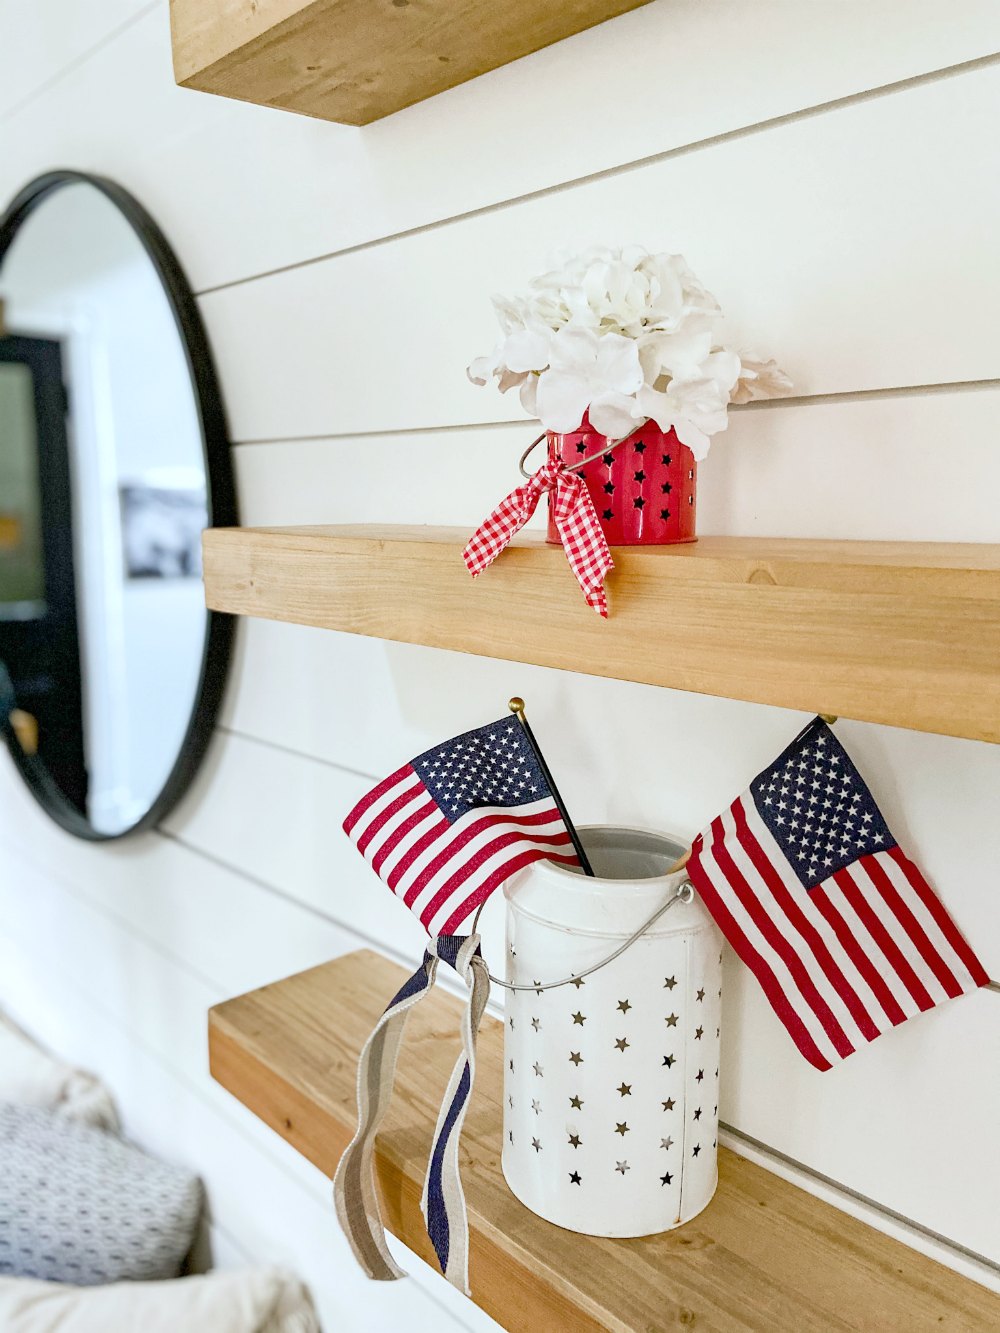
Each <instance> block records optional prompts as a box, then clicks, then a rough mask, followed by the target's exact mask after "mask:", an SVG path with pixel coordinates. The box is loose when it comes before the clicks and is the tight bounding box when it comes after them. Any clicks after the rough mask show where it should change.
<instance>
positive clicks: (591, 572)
mask: <svg viewBox="0 0 1000 1333" xmlns="http://www.w3.org/2000/svg"><path fill="white" fill-rule="evenodd" d="M573 482H574V483H576V484H574V485H572V486H570V485H566V484H563V485H562V486H561V487H560V489H559V490H558V491H557V493H556V503H555V506H554V509H553V517H554V518H555V523H556V529H557V531H558V533H559V540H560V541H561V542H562V545H563V550H564V551H565V552H566V559H567V560H568V561H569V566H570V569H572V571H573V573H574V575H575V576H576V581H577V583H579V585H580V589H581V591H582V592H583V595H584V598H585V599H586V602H587V605H588V606H589V607H592V608H593V610H595V611H596V612H597V614H598V615H599V616H602V617H603V618H604V619H605V620H607V618H608V594H607V591H606V590H605V587H604V580H605V578H606V577H607V575H608V573H609V572H610V571H611V570H612V569H614V567H615V562H614V560H612V558H611V548H610V547H609V546H608V541H607V538H606V537H605V535H604V529H603V528H602V527H601V520H600V519H599V518H598V517H597V510H596V509H595V508H594V501H593V499H592V498H591V495H590V491H588V490H587V487H586V486H585V485H584V483H583V482H582V481H579V482H578V479H577V478H575V477H574V478H573Z"/></svg>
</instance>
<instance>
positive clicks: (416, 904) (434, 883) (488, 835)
mask: <svg viewBox="0 0 1000 1333" xmlns="http://www.w3.org/2000/svg"><path fill="white" fill-rule="evenodd" d="M534 807H540V809H541V810H545V809H546V807H550V808H551V810H552V815H551V818H549V819H547V820H546V821H545V823H544V824H531V825H529V826H528V827H527V828H525V827H524V826H523V825H518V824H513V823H509V822H508V821H506V820H504V819H503V818H502V816H503V815H504V814H505V813H506V812H505V810H504V808H503V807H502V806H484V807H483V808H482V809H480V810H470V811H469V813H468V814H467V815H463V816H462V818H461V819H459V820H457V821H456V823H454V824H453V825H452V826H451V832H450V833H448V834H446V835H445V837H446V838H447V839H448V841H449V842H450V841H451V840H452V839H453V838H454V837H455V836H456V832H455V831H456V829H460V828H462V829H464V828H467V827H468V825H469V824H475V823H477V822H478V821H479V820H481V819H483V818H484V817H485V816H487V815H492V816H497V817H499V818H500V820H501V822H499V823H494V824H490V825H489V827H487V828H484V829H481V830H480V831H479V832H478V833H476V834H475V835H474V836H473V837H471V838H470V839H469V841H468V842H467V843H466V844H465V846H464V847H462V848H461V849H460V850H459V851H457V852H456V853H455V855H454V856H450V857H449V858H448V860H447V861H445V863H444V865H443V866H441V867H439V869H437V870H436V871H435V872H434V874H433V875H432V876H431V878H430V879H429V880H428V881H427V883H426V884H425V885H424V886H423V888H422V889H421V890H420V892H419V893H418V894H417V896H416V898H414V900H413V902H412V903H410V910H411V911H412V912H415V913H416V914H417V916H420V915H421V913H422V912H423V910H424V908H425V907H426V906H427V904H428V903H429V902H430V901H431V899H432V898H433V897H434V895H435V894H436V893H437V892H438V891H439V890H440V889H441V888H442V887H443V886H444V885H445V884H446V883H447V882H448V880H449V879H451V877H452V876H453V875H454V874H455V872H456V870H458V869H459V868H460V867H462V866H463V865H467V864H468V863H469V861H471V860H472V858H473V857H474V856H475V855H476V853H477V852H478V851H480V850H481V849H482V848H483V847H486V846H488V845H489V844H490V843H491V842H492V841H493V840H494V839H495V838H499V837H501V836H502V835H503V834H504V833H515V834H517V836H518V837H519V838H524V839H525V841H528V840H531V839H534V838H537V837H539V836H546V835H550V834H554V833H561V832H563V830H564V829H565V827H566V826H565V824H563V822H562V816H561V815H560V814H559V811H558V810H556V808H555V806H554V805H552V802H551V801H549V800H545V801H536V802H534ZM536 812H537V811H536V809H535V808H531V809H525V808H520V809H518V811H517V813H518V814H519V815H523V814H535V813H536ZM438 850H439V851H440V850H441V848H438ZM497 854H499V855H500V856H501V858H506V859H508V860H509V859H510V857H511V856H512V855H513V853H512V852H511V849H510V847H503V848H501V849H500V852H499V853H494V855H497ZM476 876H477V879H478V877H479V872H478V871H477V872H476ZM406 878H407V879H408V880H409V882H410V883H411V884H412V883H413V882H414V880H415V879H416V876H412V877H411V876H410V874H409V872H407V875H406ZM484 878H485V876H484ZM464 887H465V886H464V885H463V886H462V888H460V889H459V890H458V892H462V891H463V889H464ZM401 891H402V890H401V887H397V889H396V892H397V893H400V892H401ZM469 892H471V890H469ZM465 896H468V895H467V894H466V895H465ZM432 933H433V932H432Z"/></svg>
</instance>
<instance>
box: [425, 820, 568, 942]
mask: <svg viewBox="0 0 1000 1333" xmlns="http://www.w3.org/2000/svg"><path fill="white" fill-rule="evenodd" d="M498 831H500V832H502V830H498ZM530 851H538V852H541V853H542V855H543V856H549V855H551V854H552V853H556V854H558V855H566V854H570V855H571V854H572V851H573V848H572V846H571V845H570V844H569V843H567V844H566V852H565V853H564V852H563V851H562V849H560V848H558V847H550V846H548V845H547V844H543V843H538V842H518V843H517V844H516V845H515V846H509V847H503V848H501V849H500V851H499V852H494V854H493V855H492V856H491V857H490V858H489V860H488V861H484V862H483V864H482V865H481V866H480V867H479V869H478V870H477V871H476V873H475V874H474V875H470V876H469V878H468V879H465V880H462V882H461V883H460V884H459V885H458V887H457V888H455V889H453V890H452V892H451V893H449V895H448V897H447V898H446V899H445V901H444V902H443V903H442V904H441V906H440V907H439V908H438V909H437V911H436V912H435V913H434V915H433V917H432V918H431V920H430V922H429V923H428V926H427V929H428V932H429V933H430V934H431V935H436V934H437V933H438V932H439V931H440V930H441V929H442V928H443V927H444V924H445V922H446V921H447V920H448V918H449V917H450V916H451V914H452V912H454V911H455V909H456V907H459V906H461V904H462V903H464V902H466V901H467V900H468V899H469V898H471V897H472V895H473V894H474V893H475V892H476V890H477V889H478V888H480V887H481V886H482V885H483V884H485V883H486V881H487V880H488V879H489V878H490V876H491V875H492V874H493V873H494V872H495V871H497V870H499V869H500V868H501V867H502V866H503V865H504V864H505V863H506V862H508V861H513V860H515V859H516V858H518V857H521V856H523V855H524V853H525V852H530Z"/></svg>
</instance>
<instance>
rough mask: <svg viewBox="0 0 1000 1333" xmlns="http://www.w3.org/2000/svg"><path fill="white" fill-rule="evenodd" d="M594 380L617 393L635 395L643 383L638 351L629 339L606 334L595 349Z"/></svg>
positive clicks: (615, 334) (616, 334) (619, 335)
mask: <svg viewBox="0 0 1000 1333" xmlns="http://www.w3.org/2000/svg"><path fill="white" fill-rule="evenodd" d="M593 374H594V379H595V381H600V382H601V383H602V384H603V385H604V386H606V387H607V388H608V389H616V390H617V391H618V392H619V393H635V391H636V389H638V388H639V386H640V385H641V384H642V383H643V374H642V366H641V364H640V362H639V349H638V347H637V346H636V344H635V342H634V341H633V340H632V339H631V338H623V337H622V336H621V334H618V333H606V334H605V335H604V336H603V338H602V339H601V341H600V343H599V345H598V348H597V358H596V363H595V366H594V372H593Z"/></svg>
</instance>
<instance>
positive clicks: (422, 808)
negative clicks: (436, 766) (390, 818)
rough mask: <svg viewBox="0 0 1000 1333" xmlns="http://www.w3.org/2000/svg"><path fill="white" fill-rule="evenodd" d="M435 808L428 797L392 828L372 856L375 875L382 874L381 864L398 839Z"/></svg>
mask: <svg viewBox="0 0 1000 1333" xmlns="http://www.w3.org/2000/svg"><path fill="white" fill-rule="evenodd" d="M436 810H437V805H436V804H435V803H434V802H433V801H432V800H431V799H430V798H428V799H427V800H426V801H425V802H424V803H423V805H418V806H417V808H416V810H414V812H413V814H412V815H409V816H408V817H407V818H406V819H404V820H403V822H402V824H400V825H399V826H398V827H397V828H394V829H393V831H392V833H391V835H390V836H389V837H388V838H386V840H385V842H383V844H382V846H381V847H380V848H379V849H378V851H377V852H376V853H375V855H374V856H373V857H372V869H373V870H374V871H375V873H376V874H377V875H381V874H382V867H383V865H384V864H385V862H386V860H387V858H388V857H390V856H391V855H392V853H393V852H394V851H395V850H396V848H397V847H398V846H399V843H400V840H401V839H403V838H405V837H406V835H407V834H408V833H410V832H411V831H412V830H413V829H415V828H416V827H417V825H418V824H419V823H420V822H421V820H424V819H426V818H427V816H428V815H432V814H434V812H435V811H436Z"/></svg>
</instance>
